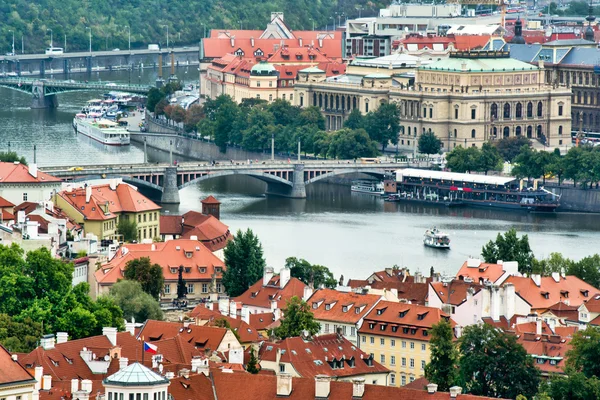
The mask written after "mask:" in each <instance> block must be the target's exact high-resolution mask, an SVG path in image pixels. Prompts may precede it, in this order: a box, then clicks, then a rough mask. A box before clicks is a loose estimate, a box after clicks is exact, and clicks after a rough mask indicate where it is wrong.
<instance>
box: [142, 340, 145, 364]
mask: <svg viewBox="0 0 600 400" xmlns="http://www.w3.org/2000/svg"><path fill="white" fill-rule="evenodd" d="M145 353H146V350H145V349H144V341H143V340H142V365H144V354H145Z"/></svg>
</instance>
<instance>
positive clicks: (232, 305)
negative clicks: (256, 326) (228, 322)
mask: <svg viewBox="0 0 600 400" xmlns="http://www.w3.org/2000/svg"><path fill="white" fill-rule="evenodd" d="M229 316H230V317H231V318H237V304H236V302H235V301H233V300H231V301H230V302H229Z"/></svg>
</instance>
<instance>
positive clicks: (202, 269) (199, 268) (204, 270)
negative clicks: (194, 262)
mask: <svg viewBox="0 0 600 400" xmlns="http://www.w3.org/2000/svg"><path fill="white" fill-rule="evenodd" d="M198 271H200V273H201V274H205V273H206V267H198Z"/></svg>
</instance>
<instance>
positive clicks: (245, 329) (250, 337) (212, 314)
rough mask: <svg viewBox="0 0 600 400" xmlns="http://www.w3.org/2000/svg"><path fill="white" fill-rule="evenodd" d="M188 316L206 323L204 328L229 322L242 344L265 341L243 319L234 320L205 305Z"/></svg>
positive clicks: (197, 307) (201, 305)
mask: <svg viewBox="0 0 600 400" xmlns="http://www.w3.org/2000/svg"><path fill="white" fill-rule="evenodd" d="M188 316H189V317H191V318H195V319H196V321H198V322H201V321H204V323H205V324H202V325H204V326H215V324H216V322H217V321H218V320H219V319H225V320H226V321H227V322H229V326H231V329H232V330H234V331H235V332H236V333H237V334H238V336H239V337H240V343H254V342H260V341H262V340H264V339H265V338H264V337H262V336H261V335H260V334H259V333H258V329H257V328H256V327H253V326H252V325H249V324H247V323H245V322H244V321H242V319H241V318H232V317H229V316H226V315H223V314H221V313H220V312H218V311H214V310H210V309H208V308H206V307H205V305H204V304H198V305H197V306H196V307H194V309H193V310H192V311H190V312H189V313H188Z"/></svg>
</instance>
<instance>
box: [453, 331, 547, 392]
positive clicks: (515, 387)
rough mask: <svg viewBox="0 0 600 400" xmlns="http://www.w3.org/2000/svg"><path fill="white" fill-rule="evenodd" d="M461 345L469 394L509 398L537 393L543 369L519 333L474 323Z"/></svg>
mask: <svg viewBox="0 0 600 400" xmlns="http://www.w3.org/2000/svg"><path fill="white" fill-rule="evenodd" d="M459 348H460V352H461V357H460V359H459V363H458V364H459V370H460V376H459V381H460V383H461V385H460V386H462V387H463V388H465V389H466V391H467V392H468V393H471V394H474V395H477V396H489V397H502V398H508V399H514V398H516V397H517V395H520V394H521V395H524V396H526V397H527V398H532V396H533V395H535V394H536V393H537V390H538V385H539V383H540V371H539V370H538V369H537V368H536V367H535V364H534V361H533V358H531V356H529V355H528V354H527V352H526V351H525V349H524V348H523V346H521V345H520V344H519V343H517V338H516V336H515V335H511V334H507V333H504V332H501V331H500V330H497V329H495V328H494V327H492V326H490V325H487V324H483V325H470V326H467V327H465V329H464V331H463V335H462V336H461V338H460V339H459Z"/></svg>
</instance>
